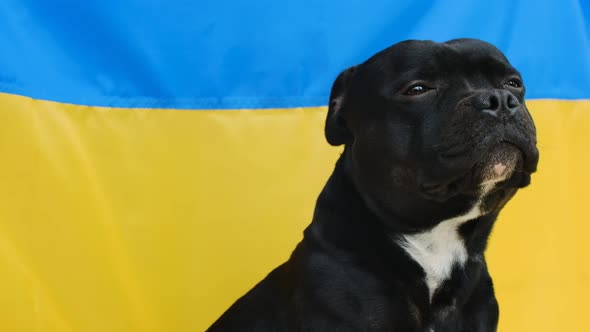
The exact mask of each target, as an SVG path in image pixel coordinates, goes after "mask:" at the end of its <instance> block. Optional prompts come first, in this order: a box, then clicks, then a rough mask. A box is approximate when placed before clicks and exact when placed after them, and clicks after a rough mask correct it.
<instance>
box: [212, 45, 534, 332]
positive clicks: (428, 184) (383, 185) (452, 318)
mask: <svg viewBox="0 0 590 332" xmlns="http://www.w3.org/2000/svg"><path fill="white" fill-rule="evenodd" d="M521 81H522V79H521V78H520V74H519V73H518V72H517V71H516V70H515V69H514V68H513V67H512V66H511V65H510V64H509V62H508V60H506V58H505V57H504V55H503V54H502V53H501V52H500V51H499V50H497V49H496V48H495V47H493V46H492V45H490V44H488V43H485V42H482V41H478V40H473V39H459V40H452V41H449V42H447V43H440V44H439V43H434V42H429V41H405V42H402V43H399V44H396V45H394V46H392V47H390V48H387V49H385V50H383V51H381V52H379V53H377V54H376V55H374V56H373V57H371V58H370V59H368V60H367V61H366V62H364V63H363V64H361V65H358V66H355V67H352V68H349V69H347V70H345V71H344V72H343V73H342V74H340V75H339V77H338V78H337V79H336V81H335V83H334V86H333V88H332V93H331V97H330V104H329V111H328V116H327V120H326V138H327V140H328V142H329V143H330V144H333V145H339V144H345V148H344V152H343V154H342V156H341V157H340V159H339V160H338V162H337V164H336V167H335V169H334V172H333V174H332V176H331V177H330V179H329V180H328V182H327V184H326V186H325V187H324V189H323V191H322V193H321V194H320V196H319V198H318V200H317V204H316V209H315V214H314V217H313V221H312V223H311V225H310V226H309V227H308V228H307V229H306V230H305V233H304V239H303V240H302V241H301V243H299V245H298V246H297V247H296V248H295V250H294V251H293V254H292V255H291V257H290V259H289V260H288V261H287V262H286V263H284V264H283V265H281V266H279V267H277V268H276V269H275V270H274V271H272V272H271V273H270V274H269V275H268V276H267V277H266V278H265V279H264V280H263V281H261V282H260V283H259V284H258V285H256V287H254V288H253V289H252V290H251V291H249V292H248V293H247V294H246V295H244V296H243V297H242V298H240V299H239V300H238V301H237V302H236V303H234V305H232V306H231V307H230V308H229V309H228V310H227V311H226V312H225V313H224V314H223V315H222V316H221V317H220V318H219V319H218V320H217V321H216V322H215V323H214V324H213V325H212V326H211V327H210V329H209V331H212V332H213V331H403V332H413V331H423V332H427V331H431V330H432V331H435V332H451V331H452V332H461V331H464V332H467V331H469V332H471V331H481V332H483V331H495V330H496V325H497V321H498V304H497V302H496V299H495V296H494V290H493V285H492V280H491V278H490V275H489V273H488V270H487V266H486V262H485V259H484V256H483V252H484V250H485V248H486V242H487V238H488V236H489V234H490V232H491V229H492V226H493V223H494V221H495V219H496V217H497V216H498V213H499V212H500V209H501V208H502V207H503V206H504V204H506V202H507V201H508V200H509V199H510V198H511V197H512V196H513V195H514V194H515V193H516V191H517V190H518V188H521V187H523V186H526V185H528V183H529V181H530V174H531V173H533V172H534V171H535V170H536V165H537V162H538V151H537V148H536V134H535V127H534V124H533V121H532V118H531V116H530V114H529V113H528V110H527V108H526V106H525V103H524V86H519V85H521ZM416 84H418V85H421V86H422V87H423V88H422V89H420V88H415V89H412V88H413V86H415V85H416ZM416 89H418V90H420V91H419V93H415V92H416ZM510 147H511V148H510ZM492 149H513V150H514V149H516V150H517V151H518V164H517V166H516V169H515V171H514V173H513V174H512V176H511V177H510V178H509V179H507V180H505V181H503V182H501V183H500V184H498V185H497V186H496V187H495V188H494V190H493V191H492V192H491V193H490V194H489V195H488V196H487V197H486V198H485V201H484V207H485V210H486V211H487V213H486V214H485V215H483V216H481V217H479V218H477V219H474V220H470V221H468V222H466V223H464V224H463V225H462V226H461V227H460V228H459V230H458V232H459V234H460V235H461V237H462V239H463V241H464V243H465V246H466V249H467V252H468V260H467V262H466V263H465V264H464V265H463V266H461V267H460V266H458V265H456V266H455V267H454V269H453V272H452V274H451V276H450V278H449V279H448V280H446V281H445V282H444V283H442V285H441V286H440V287H438V288H437V289H436V291H435V293H434V295H433V298H432V301H430V300H429V295H428V288H427V286H426V284H425V282H424V277H425V272H424V271H423V269H422V268H421V266H420V265H419V264H418V263H416V262H415V261H414V260H412V259H411V258H410V257H409V256H408V254H407V253H406V252H405V251H404V250H403V249H402V248H401V247H400V246H399V244H398V243H397V242H396V239H398V238H399V237H400V236H401V235H402V234H411V233H416V232H422V231H425V230H428V229H429V228H431V227H433V226H435V225H436V224H438V223H439V222H441V221H442V220H445V219H448V218H451V217H455V216H458V215H461V214H464V213H465V212H466V211H468V210H469V209H470V207H471V206H473V204H474V202H475V201H476V200H477V199H478V190H479V189H478V188H479V184H480V183H481V181H482V179H483V176H484V175H483V174H484V173H485V169H486V167H487V166H488V164H489V163H490V160H487V158H488V157H487V156H488V155H489V154H490V151H491V150H492ZM516 150H515V151H516ZM285 190H288V188H286V189H285Z"/></svg>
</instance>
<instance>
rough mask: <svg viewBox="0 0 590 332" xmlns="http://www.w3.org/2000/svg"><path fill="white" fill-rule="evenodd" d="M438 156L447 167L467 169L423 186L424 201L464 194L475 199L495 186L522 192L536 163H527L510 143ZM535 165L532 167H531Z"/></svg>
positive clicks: (524, 156)
mask: <svg viewBox="0 0 590 332" xmlns="http://www.w3.org/2000/svg"><path fill="white" fill-rule="evenodd" d="M473 155H474V153H470V154H465V153H453V154H441V158H442V159H444V160H445V161H446V163H447V164H450V165H454V167H456V168H459V169H466V170H467V171H466V172H462V173H460V174H457V175H455V176H453V177H452V178H450V179H448V180H446V181H436V182H425V183H422V184H421V186H420V191H421V193H422V194H423V196H425V197H426V198H427V199H430V200H435V201H445V200H447V199H449V198H450V197H452V196H454V195H457V194H460V193H464V194H470V195H477V194H479V193H480V192H481V191H482V190H484V188H485V190H489V188H491V187H494V186H501V185H505V186H510V187H517V188H522V187H525V186H527V185H528V184H529V182H530V175H531V174H532V173H533V172H534V171H535V168H536V161H529V160H528V159H530V158H527V153H526V152H525V150H524V149H522V148H520V147H519V146H517V145H516V144H513V143H511V142H507V141H502V142H500V143H498V144H496V145H493V146H492V147H491V148H489V149H487V150H483V152H479V151H475V156H476V157H475V158H474V157H473ZM532 164H534V165H532Z"/></svg>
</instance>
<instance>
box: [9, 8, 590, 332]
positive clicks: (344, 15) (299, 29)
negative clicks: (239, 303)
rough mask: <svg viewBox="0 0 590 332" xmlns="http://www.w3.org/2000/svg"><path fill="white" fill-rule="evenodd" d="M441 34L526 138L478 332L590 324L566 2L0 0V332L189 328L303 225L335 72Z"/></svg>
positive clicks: (574, 31)
mask: <svg viewBox="0 0 590 332" xmlns="http://www.w3.org/2000/svg"><path fill="white" fill-rule="evenodd" d="M457 37H473V38H480V39H484V40H486V41H489V42H491V43H493V44H495V45H497V46H498V47H499V48H500V49H501V50H502V51H503V52H505V53H506V55H507V56H508V58H509V59H510V60H511V62H512V63H513V64H514V65H515V67H516V68H518V69H519V70H520V71H521V72H522V74H523V77H524V80H525V83H526V85H527V90H528V92H527V96H528V106H529V108H530V110H531V112H532V114H533V117H534V118H535V121H536V123H537V127H538V133H539V147H540V150H541V162H540V165H539V171H538V173H537V174H535V175H534V177H533V183H532V185H531V186H530V187H529V188H527V189H525V190H523V191H522V192H521V193H519V194H518V195H517V196H516V198H515V199H514V200H513V201H512V202H510V203H509V204H508V206H507V208H506V209H505V210H504V212H503V213H502V214H501V216H500V219H499V221H498V223H497V225H496V228H495V230H494V233H493V236H492V239H491V241H490V247H489V249H488V251H487V257H488V260H489V265H490V269H491V273H492V275H493V276H494V281H495V287H496V292H497V297H498V300H499V302H500V308H501V309H500V310H501V313H500V327H499V331H501V332H505V331H509V332H510V331H535V332H541V331H547V332H555V331H568V332H587V331H590V316H589V315H588V312H589V311H590V239H589V237H590V212H589V211H590V208H589V204H590V175H589V172H590V153H589V152H590V147H589V145H590V131H589V130H590V101H589V99H590V3H589V2H588V1H586V0H565V1H564V0H559V1H558V0H553V1H552V0H496V1H493V2H492V1H490V2H474V1H460V0H446V1H436V2H431V1H424V0H412V1H409V0H407V1H406V0H400V1H384V0H378V1H366V2H361V1H353V0H339V1H336V0H313V1H312V0H302V1H274V0H257V1H243V0H234V1H225V0H217V1H196V2H195V1H180V0H177V1H172V0H170V1H144V0H102V1H79V0H54V1H43V0H36V1H32V0H2V1H1V2H0V42H2V49H1V50H0V330H1V331H6V332H20V331H37V332H41V331H42V332H54V331H55V332H73V331H84V332H86V331H88V332H107V331H108V332H119V331H121V332H123V331H125V332H127V331H141V332H149V331H201V330H204V329H205V328H206V327H207V326H209V325H210V324H211V323H212V322H213V321H214V320H215V319H216V318H217V317H218V316H219V315H220V314H221V313H222V312H223V311H224V310H225V309H226V308H227V307H228V306H229V305H230V304H231V303H232V302H233V301H234V300H235V299H237V298H238V297H239V296H241V295H242V294H243V293H245V292H246V291H247V290H248V289H250V288H251V287H252V286H253V285H254V284H255V283H256V282H258V281H259V280H260V279H262V278H263V277H264V276H265V275H266V273H267V272H268V271H270V270H271V269H272V268H273V267H275V266H276V265H278V264H280V263H281V262H283V261H285V260H286V259H287V257H288V256H289V254H290V252H291V250H292V249H293V248H294V247H295V244H296V243H297V242H298V241H299V240H300V239H301V234H302V231H303V229H304V228H305V227H306V226H307V225H308V224H309V222H310V221H311V217H312V212H313V206H314V202H315V199H316V196H317V194H318V193H319V192H320V190H321V188H322V186H323V184H324V182H325V181H326V179H327V177H328V175H329V174H330V172H331V170H332V167H333V165H334V162H335V160H336V158H337V157H338V154H339V152H340V150H339V149H338V148H333V147H330V146H329V145H328V144H327V143H326V142H325V140H324V137H323V123H324V118H325V113H326V106H325V105H326V103H327V100H328V94H329V90H330V87H331V84H332V82H333V80H334V78H335V77H336V75H337V74H338V73H339V72H340V71H341V70H342V69H344V68H346V67H348V66H350V65H353V64H356V63H359V62H361V61H363V60H364V59H366V58H367V57H368V56H370V55H372V54H373V53H375V52H377V51H379V50H381V49H383V48H385V47H387V46H389V45H390V44H393V43H395V42H397V41H400V40H404V39H432V40H435V41H445V40H448V39H452V38H457Z"/></svg>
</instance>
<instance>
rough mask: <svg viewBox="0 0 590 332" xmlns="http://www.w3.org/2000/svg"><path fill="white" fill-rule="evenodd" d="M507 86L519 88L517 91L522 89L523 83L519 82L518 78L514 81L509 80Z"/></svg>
mask: <svg viewBox="0 0 590 332" xmlns="http://www.w3.org/2000/svg"><path fill="white" fill-rule="evenodd" d="M506 85H509V86H511V87H513V88H517V89H518V88H521V87H522V83H521V82H520V81H519V80H517V79H516V78H513V79H511V80H509V81H508V82H506Z"/></svg>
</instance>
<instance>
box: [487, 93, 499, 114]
mask: <svg viewBox="0 0 590 332" xmlns="http://www.w3.org/2000/svg"><path fill="white" fill-rule="evenodd" d="M489 105H490V106H489V107H487V109H489V110H494V111H495V110H498V108H500V99H499V98H498V96H496V95H495V94H492V95H490V98H489Z"/></svg>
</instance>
